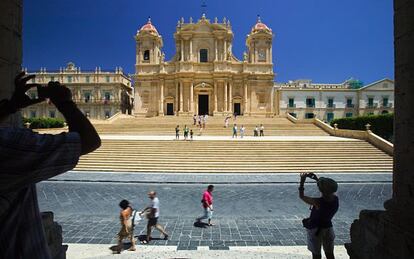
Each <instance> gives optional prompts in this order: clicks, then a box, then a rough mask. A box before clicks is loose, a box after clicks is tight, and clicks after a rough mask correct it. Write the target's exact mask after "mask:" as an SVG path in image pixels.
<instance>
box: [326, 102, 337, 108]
mask: <svg viewBox="0 0 414 259" xmlns="http://www.w3.org/2000/svg"><path fill="white" fill-rule="evenodd" d="M326 108H327V109H335V108H336V104H333V103H328V104H327V105H326Z"/></svg>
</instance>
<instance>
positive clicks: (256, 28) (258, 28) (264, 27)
mask: <svg viewBox="0 0 414 259" xmlns="http://www.w3.org/2000/svg"><path fill="white" fill-rule="evenodd" d="M258 31H266V32H271V31H272V29H270V28H269V27H268V26H267V25H266V24H264V23H262V20H261V19H260V16H257V22H256V24H255V25H254V26H253V28H252V32H258Z"/></svg>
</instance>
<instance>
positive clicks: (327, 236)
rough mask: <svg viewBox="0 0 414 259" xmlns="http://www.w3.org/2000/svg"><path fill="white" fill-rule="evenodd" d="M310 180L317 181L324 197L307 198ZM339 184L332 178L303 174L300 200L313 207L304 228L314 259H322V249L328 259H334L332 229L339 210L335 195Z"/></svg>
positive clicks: (301, 175) (301, 176)
mask: <svg viewBox="0 0 414 259" xmlns="http://www.w3.org/2000/svg"><path fill="white" fill-rule="evenodd" d="M306 178H310V179H313V180H315V181H316V183H317V186H318V188H319V191H320V192H321V194H322V196H321V197H319V198H312V197H308V196H305V193H304V192H305V187H304V185H305V181H306ZM337 190H338V184H337V183H336V182H335V181H334V180H333V179H331V178H326V177H319V178H318V177H317V176H316V175H315V174H314V173H301V174H300V185H299V198H300V199H301V200H303V201H304V202H305V203H306V204H309V205H310V206H311V213H310V217H309V218H306V219H304V220H303V221H302V222H303V226H304V227H305V228H306V230H307V242H308V249H309V251H311V252H312V258H313V259H320V258H322V253H321V247H323V250H324V251H325V255H326V258H327V259H334V258H335V256H334V240H335V233H334V230H333V227H332V218H333V217H334V216H335V214H336V212H337V211H338V208H339V200H338V197H337V196H336V195H335V192H336V191H337Z"/></svg>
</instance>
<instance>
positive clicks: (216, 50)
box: [214, 39, 218, 61]
mask: <svg viewBox="0 0 414 259" xmlns="http://www.w3.org/2000/svg"><path fill="white" fill-rule="evenodd" d="M217 56H218V49H217V39H214V61H217Z"/></svg>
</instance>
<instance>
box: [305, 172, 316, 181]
mask: <svg viewBox="0 0 414 259" xmlns="http://www.w3.org/2000/svg"><path fill="white" fill-rule="evenodd" d="M306 177H309V178H310V179H313V180H318V177H317V176H316V174H314V173H307V174H306Z"/></svg>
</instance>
